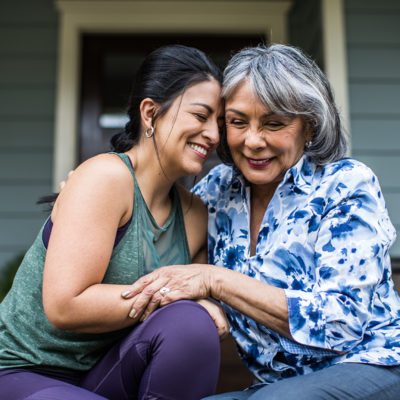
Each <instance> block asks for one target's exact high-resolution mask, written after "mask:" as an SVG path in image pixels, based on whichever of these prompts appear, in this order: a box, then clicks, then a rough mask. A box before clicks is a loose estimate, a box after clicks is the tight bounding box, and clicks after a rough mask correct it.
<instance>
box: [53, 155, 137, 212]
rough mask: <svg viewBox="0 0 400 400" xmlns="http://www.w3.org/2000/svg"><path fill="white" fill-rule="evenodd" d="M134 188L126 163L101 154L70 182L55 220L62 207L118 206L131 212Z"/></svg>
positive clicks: (56, 207) (86, 164) (77, 172)
mask: <svg viewBox="0 0 400 400" xmlns="http://www.w3.org/2000/svg"><path fill="white" fill-rule="evenodd" d="M133 190H134V184H133V179H132V174H131V172H130V171H129V169H128V167H127V166H126V165H125V164H124V163H123V161H122V160H121V159H120V158H119V157H118V156H116V155H113V154H99V155H97V156H94V157H92V158H89V159H88V160H86V161H84V162H83V163H82V164H80V165H79V166H78V167H77V168H76V169H75V170H74V172H73V174H72V175H71V177H69V178H68V180H67V182H66V184H65V187H64V188H63V190H62V191H61V193H60V195H59V196H58V198H57V201H56V203H55V206H54V208H53V212H52V217H55V216H56V214H57V210H58V207H59V205H61V204H66V202H67V204H73V203H74V202H75V201H79V202H80V203H81V204H86V203H87V204H89V203H90V204H92V206H93V207H94V206H96V205H98V206H100V207H108V205H112V206H115V207H117V208H119V209H122V210H124V211H123V214H126V213H127V212H129V208H130V204H131V199H132V193H133Z"/></svg>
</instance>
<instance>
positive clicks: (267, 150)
mask: <svg viewBox="0 0 400 400" xmlns="http://www.w3.org/2000/svg"><path fill="white" fill-rule="evenodd" d="M223 97H224V98H225V107H226V108H225V118H226V132H225V133H223V135H222V138H221V144H220V155H221V157H222V160H223V161H224V163H225V165H220V166H217V167H216V168H214V169H213V170H212V171H211V172H210V173H209V174H208V176H206V177H205V178H204V179H203V180H202V181H201V182H200V183H199V184H198V185H197V187H196V188H195V190H194V192H195V193H196V194H197V195H198V196H200V198H201V199H202V200H203V202H204V203H205V204H206V206H207V207H208V213H209V221H208V246H209V263H210V264H213V265H198V264H197V265H191V266H174V267H164V268H161V269H158V270H156V271H155V272H153V273H151V274H150V275H147V276H145V277H144V278H141V279H140V280H139V281H138V282H136V283H135V284H134V285H132V287H131V290H130V293H124V296H125V297H127V298H132V297H133V296H136V299H135V300H134V302H133V308H135V309H136V311H137V312H139V313H143V316H142V319H145V318H146V317H147V316H148V315H149V314H150V313H151V312H152V310H153V309H154V308H155V307H157V306H158V305H161V306H163V305H165V304H168V303H170V302H173V301H176V300H178V299H182V298H205V297H208V296H211V297H213V298H215V299H217V300H219V301H221V302H222V303H223V305H224V306H225V310H226V313H227V315H228V318H229V321H230V324H231V333H232V335H233V337H234V339H235V341H236V343H237V347H238V351H239V354H240V355H241V357H242V359H243V360H244V362H245V363H246V365H247V366H248V368H249V369H250V370H251V371H252V372H253V374H254V375H255V378H256V381H255V384H254V385H253V386H252V387H251V388H249V389H248V390H246V391H243V392H235V393H228V394H221V395H217V396H215V397H211V398H209V399H251V400H258V399H268V400H270V399H296V400H301V399H307V400H310V399H372V398H373V399H394V398H399V396H400V394H399V393H400V367H399V365H400V322H399V317H400V301H399V297H398V295H397V293H396V292H395V291H394V289H393V282H392V278H391V268H390V259H389V248H390V246H391V244H392V243H393V241H394V239H395V230H394V228H393V226H392V224H391V222H390V220H389V217H388V214H387V210H386V208H385V203H384V200H383V197H382V192H381V189H380V187H379V183H378V180H377V178H376V176H375V175H374V174H373V172H372V171H371V170H370V169H369V168H368V167H366V166H365V165H363V164H362V163H360V162H358V161H356V160H354V159H350V158H344V155H345V151H346V140H345V136H344V134H343V130H342V127H341V123H340V118H339V114H338V111H337V109H336V106H335V104H334V100H333V96H332V92H331V89H330V85H329V83H328V81H327V79H326V77H325V76H324V75H323V73H322V72H321V71H320V70H319V68H318V67H317V66H316V64H315V63H314V62H313V61H312V60H310V59H309V58H308V57H307V56H305V55H304V54H303V53H302V52H301V51H300V50H299V49H296V48H293V47H289V46H284V45H272V46H270V47H257V48H249V49H244V50H242V51H241V52H239V53H238V54H236V55H235V56H234V57H233V58H232V59H231V61H230V62H229V64H228V66H227V68H226V70H225V74H224V85H223Z"/></svg>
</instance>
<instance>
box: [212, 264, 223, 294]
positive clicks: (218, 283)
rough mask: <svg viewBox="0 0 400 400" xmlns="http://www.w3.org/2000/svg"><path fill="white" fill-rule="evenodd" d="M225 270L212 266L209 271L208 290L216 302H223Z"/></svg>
mask: <svg viewBox="0 0 400 400" xmlns="http://www.w3.org/2000/svg"><path fill="white" fill-rule="evenodd" d="M224 269H225V268H222V267H217V266H215V265H210V268H209V270H208V288H209V296H210V297H211V298H213V299H215V300H221V297H222V288H223V285H222V276H223V272H224Z"/></svg>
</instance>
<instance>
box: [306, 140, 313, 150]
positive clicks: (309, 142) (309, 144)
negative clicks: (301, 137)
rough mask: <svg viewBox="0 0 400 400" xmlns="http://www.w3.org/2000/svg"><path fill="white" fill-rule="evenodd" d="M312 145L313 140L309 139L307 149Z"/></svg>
mask: <svg viewBox="0 0 400 400" xmlns="http://www.w3.org/2000/svg"><path fill="white" fill-rule="evenodd" d="M311 145H312V141H311V140H308V141H307V142H306V144H305V147H306V149H309V148H310V147H311Z"/></svg>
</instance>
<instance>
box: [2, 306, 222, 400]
mask: <svg viewBox="0 0 400 400" xmlns="http://www.w3.org/2000/svg"><path fill="white" fill-rule="evenodd" d="M66 351H68V349H66ZM219 354H220V351H219V338H218V334H217V330H216V327H215V324H214V322H213V320H212V319H211V317H210V316H209V314H208V312H207V311H206V310H205V309H204V308H203V307H202V306H200V305H199V304H197V303H195V302H192V301H186V300H183V301H179V302H176V303H172V304H169V305H167V306H165V307H163V308H161V309H159V310H157V311H155V312H154V313H153V314H152V315H151V316H150V317H149V318H147V320H146V321H145V322H143V323H141V324H140V325H138V326H136V327H134V328H133V329H132V331H131V333H130V334H129V335H128V336H127V337H126V338H125V339H123V340H122V341H121V342H120V343H117V344H116V345H115V346H114V347H113V348H111V350H110V351H109V352H108V353H107V354H106V355H105V356H104V358H103V359H102V360H101V361H100V362H99V363H98V364H97V365H96V366H95V367H94V368H93V369H92V370H90V371H89V372H88V373H86V374H85V375H84V376H83V378H82V379H81V380H80V382H79V383H78V384H77V385H73V384H71V383H69V382H67V379H55V378H52V377H49V376H44V375H42V374H39V373H35V372H32V371H29V370H27V369H18V368H16V369H12V370H11V369H10V370H2V371H0V399H4V400H6V399H7V400H71V399H74V400H81V399H88V400H100V399H109V400H114V399H115V400H127V399H146V400H152V399H168V400H172V399H174V400H192V399H193V400H198V399H200V398H202V397H204V396H209V395H211V394H213V393H215V389H216V385H217V380H218V372H219Z"/></svg>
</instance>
